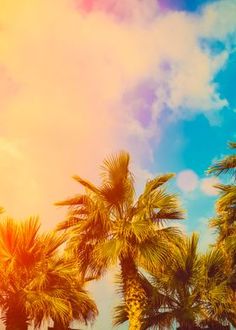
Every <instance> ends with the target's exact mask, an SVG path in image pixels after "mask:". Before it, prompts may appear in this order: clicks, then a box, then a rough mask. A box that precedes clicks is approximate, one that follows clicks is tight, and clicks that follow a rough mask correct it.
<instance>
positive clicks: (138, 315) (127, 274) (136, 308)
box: [120, 257, 147, 330]
mask: <svg viewBox="0 0 236 330" xmlns="http://www.w3.org/2000/svg"><path fill="white" fill-rule="evenodd" d="M120 266H121V274H122V281H123V288H124V293H125V305H126V312H127V314H128V319H129V330H140V329H141V327H142V319H143V314H144V310H145V308H146V306H147V296H146V293H145V290H144V288H143V287H142V284H141V283H140V277H139V273H138V270H137V267H136V265H135V263H134V261H133V259H132V258H131V257H126V258H121V260H120Z"/></svg>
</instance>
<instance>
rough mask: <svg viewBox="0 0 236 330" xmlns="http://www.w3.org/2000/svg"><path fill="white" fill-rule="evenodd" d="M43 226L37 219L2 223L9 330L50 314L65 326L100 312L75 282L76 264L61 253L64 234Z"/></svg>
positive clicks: (2, 301) (1, 290)
mask: <svg viewBox="0 0 236 330" xmlns="http://www.w3.org/2000/svg"><path fill="white" fill-rule="evenodd" d="M39 229H40V223H39V221H38V219H36V218H29V219H27V220H25V221H24V222H16V221H15V220H13V219H6V220H5V221H2V222H1V223H0V265H1V268H0V297H1V298H0V306H1V309H2V311H3V315H4V316H3V321H4V323H5V326H6V329H7V330H26V329H27V326H28V323H29V322H30V321H34V323H35V325H36V326H39V325H40V324H41V323H42V321H43V320H45V319H48V318H52V319H54V320H55V321H56V322H60V324H61V325H63V326H66V325H67V324H68V322H70V321H71V320H72V319H73V317H74V316H75V317H79V318H80V319H82V318H84V319H83V320H86V319H87V318H88V319H89V317H90V316H91V317H92V318H93V317H94V316H95V315H96V307H95V304H94V303H93V302H92V300H91V299H90V298H89V297H88V296H87V294H86V292H85V291H84V290H83V289H82V286H81V285H79V283H78V281H76V280H75V279H73V280H72V277H73V274H75V270H74V269H73V267H72V264H71V263H69V262H68V261H67V260H63V259H62V257H59V255H58V252H57V251H58V249H59V248H60V247H61V245H62V243H64V242H65V236H64V235H60V236H59V235H58V234H57V233H55V232H51V233H48V234H40V233H39ZM74 311H75V312H74ZM61 329H63V328H62V327H61Z"/></svg>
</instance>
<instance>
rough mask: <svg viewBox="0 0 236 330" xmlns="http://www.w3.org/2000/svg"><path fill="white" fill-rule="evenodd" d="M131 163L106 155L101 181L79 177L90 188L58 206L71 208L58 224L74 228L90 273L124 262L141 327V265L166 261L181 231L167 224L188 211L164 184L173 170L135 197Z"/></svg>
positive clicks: (133, 318)
mask: <svg viewBox="0 0 236 330" xmlns="http://www.w3.org/2000/svg"><path fill="white" fill-rule="evenodd" d="M129 163H130V157H129V154H128V153H126V152H121V153H120V154H118V155H115V156H111V157H110V158H107V159H105V160H104V163H103V166H102V173H101V177H102V184H101V186H95V185H94V184H92V183H90V182H89V181H87V180H84V179H82V178H80V177H79V176H74V179H75V180H76V181H78V182H79V183H80V184H81V185H82V186H83V187H84V188H85V189H86V190H85V193H82V194H79V195H76V196H75V197H73V198H69V199H67V200H65V201H63V202H59V203H56V205H66V206H68V207H69V212H68V217H67V219H66V220H65V221H64V222H63V223H61V224H60V225H59V226H58V229H67V231H69V233H70V238H69V241H68V249H70V250H72V251H73V252H74V254H75V256H76V258H77V260H78V262H79V263H80V267H81V268H82V269H83V274H84V275H83V276H84V277H85V278H86V277H90V276H100V275H101V274H102V273H103V272H104V271H105V270H106V269H107V268H108V267H109V266H110V265H112V264H116V263H117V262H118V263H119V265H120V269H121V276H122V283H123V288H124V292H125V306H126V311H127V314H128V318H129V329H130V330H134V329H135V330H139V329H141V325H142V319H143V313H144V310H145V306H146V305H147V296H146V292H145V290H144V288H143V286H142V282H141V280H140V274H139V270H138V266H139V265H147V264H149V265H153V264H155V263H156V262H157V260H158V261H159V262H160V261H161V262H165V260H166V259H167V258H168V255H170V251H171V249H170V245H171V243H172V242H173V241H175V240H176V239H177V238H180V236H181V234H180V231H179V230H178V229H177V228H174V227H165V226H164V223H165V221H167V220H174V219H182V218H183V212H182V210H181V209H180V207H179V202H178V199H177V197H176V196H175V195H174V194H170V193H167V192H166V190H165V188H164V184H165V183H166V182H167V181H168V180H169V179H170V178H172V177H173V175H172V174H166V175H161V176H158V177H156V178H155V179H153V180H150V181H148V182H147V184H146V187H145V189H144V192H143V194H142V195H141V196H139V198H138V199H136V200H135V189H134V180H133V175H132V174H131V172H130V170H129Z"/></svg>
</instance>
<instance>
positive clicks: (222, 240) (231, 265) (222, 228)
mask: <svg viewBox="0 0 236 330" xmlns="http://www.w3.org/2000/svg"><path fill="white" fill-rule="evenodd" d="M229 146H230V148H232V149H235V148H236V143H233V142H231V143H230V144H229ZM208 172H209V173H213V174H216V175H220V174H222V173H229V174H230V175H231V176H232V179H233V181H232V182H231V183H230V184H228V185H225V184H220V185H217V186H216V187H217V188H218V189H219V192H220V196H219V198H218V200H217V202H216V217H215V218H213V219H211V221H210V226H211V227H213V228H215V229H216V230H217V233H218V235H217V246H218V247H220V248H221V249H222V250H223V251H224V253H225V257H226V259H227V260H228V271H229V274H230V275H229V277H230V279H229V281H230V285H231V287H232V288H233V289H234V290H235V291H236V246H235V243H234V242H235V241H236V185H235V180H236V155H235V154H234V155H230V156H226V157H225V158H224V159H222V160H220V161H218V162H216V164H215V165H213V166H211V167H210V168H209V170H208Z"/></svg>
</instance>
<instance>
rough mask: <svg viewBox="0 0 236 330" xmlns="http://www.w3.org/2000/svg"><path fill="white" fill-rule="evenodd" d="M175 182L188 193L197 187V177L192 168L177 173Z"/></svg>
mask: <svg viewBox="0 0 236 330" xmlns="http://www.w3.org/2000/svg"><path fill="white" fill-rule="evenodd" d="M176 183H177V186H178V188H179V189H180V190H182V191H183V192H185V193H189V192H192V191H194V190H195V189H196V188H197V187H198V183H199V179H198V176H197V174H196V173H195V172H194V171H193V170H184V171H181V172H179V173H178V174H177V177H176Z"/></svg>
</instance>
